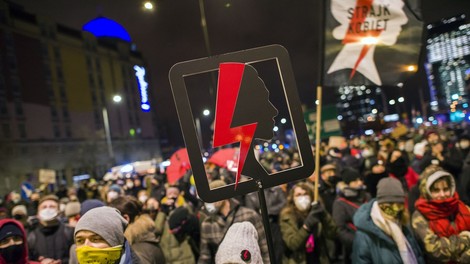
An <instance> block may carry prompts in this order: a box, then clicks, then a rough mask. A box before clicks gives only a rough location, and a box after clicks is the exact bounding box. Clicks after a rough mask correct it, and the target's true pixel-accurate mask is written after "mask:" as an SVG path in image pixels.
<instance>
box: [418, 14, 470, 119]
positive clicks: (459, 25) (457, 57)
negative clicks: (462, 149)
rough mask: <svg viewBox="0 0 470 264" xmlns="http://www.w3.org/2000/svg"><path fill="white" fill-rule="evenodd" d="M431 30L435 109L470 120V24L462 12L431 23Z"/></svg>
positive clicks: (429, 52) (429, 58)
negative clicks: (469, 105) (459, 14)
mask: <svg viewBox="0 0 470 264" xmlns="http://www.w3.org/2000/svg"><path fill="white" fill-rule="evenodd" d="M427 29H428V38H427V43H426V50H427V65H426V70H427V74H428V79H429V86H430V95H431V102H430V105H431V110H432V111H433V112H434V113H435V114H444V116H445V117H446V119H448V121H454V122H461V121H462V120H464V118H467V120H468V117H469V114H470V112H469V111H468V109H469V108H468V104H469V91H468V90H469V88H470V87H469V80H470V24H467V23H466V18H465V15H461V16H456V17H451V18H447V19H443V20H441V21H440V22H438V23H434V24H429V25H428V26H427ZM446 121H447V120H446Z"/></svg>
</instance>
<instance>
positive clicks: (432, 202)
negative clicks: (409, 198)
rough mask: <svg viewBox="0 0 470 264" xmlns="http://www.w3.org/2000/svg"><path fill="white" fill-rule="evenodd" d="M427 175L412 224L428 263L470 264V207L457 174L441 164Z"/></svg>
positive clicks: (422, 183) (421, 187)
mask: <svg viewBox="0 0 470 264" xmlns="http://www.w3.org/2000/svg"><path fill="white" fill-rule="evenodd" d="M423 176H424V177H423V179H422V180H421V183H420V192H421V196H420V197H419V198H418V200H417V201H416V203H415V207H416V211H415V212H414V213H413V217H412V226H413V230H414V232H415V234H416V236H417V237H418V239H419V241H420V242H421V245H422V248H423V250H424V253H425V257H426V263H470V208H469V207H468V206H467V205H465V204H464V203H463V202H462V201H461V200H460V199H459V195H458V194H457V192H456V191H455V181H454V177H453V176H452V175H451V174H450V173H449V172H447V171H445V170H444V169H442V168H441V167H438V166H434V168H433V170H432V171H431V170H429V171H428V173H427V175H423Z"/></svg>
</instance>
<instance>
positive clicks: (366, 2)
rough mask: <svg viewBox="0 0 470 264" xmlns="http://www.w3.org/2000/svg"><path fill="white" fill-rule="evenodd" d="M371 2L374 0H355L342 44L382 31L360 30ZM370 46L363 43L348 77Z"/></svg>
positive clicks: (355, 41)
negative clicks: (354, 6)
mask: <svg viewBox="0 0 470 264" xmlns="http://www.w3.org/2000/svg"><path fill="white" fill-rule="evenodd" d="M373 2H374V0H357V2H356V8H354V13H353V15H352V18H351V21H350V22H349V29H348V32H347V33H346V36H345V37H344V39H343V45H344V44H348V43H357V42H361V39H362V38H365V37H373V38H375V37H378V36H379V35H380V33H382V29H379V30H370V31H362V30H360V27H361V25H362V24H363V23H364V21H365V20H366V17H367V14H368V13H369V11H370V9H371V8H372V3H373ZM370 46H371V44H365V45H364V47H362V50H361V53H360V54H359V58H358V59H357V61H356V63H355V64H354V68H353V70H352V72H351V75H350V76H349V79H352V77H353V76H354V74H355V73H356V69H357V67H358V66H359V64H360V63H361V61H362V59H363V58H364V57H365V56H366V54H367V52H368V51H369V48H370Z"/></svg>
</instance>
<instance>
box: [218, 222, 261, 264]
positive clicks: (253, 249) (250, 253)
mask: <svg viewBox="0 0 470 264" xmlns="http://www.w3.org/2000/svg"><path fill="white" fill-rule="evenodd" d="M225 263H231V264H246V263H250V264H262V263H263V259H262V258H261V250H260V249H259V245H258V231H257V230H256V228H255V227H254V226H253V224H252V223H250V222H247V221H245V222H241V223H234V224H233V225H231V226H230V228H229V229H228V231H227V233H226V234H225V238H224V240H223V241H222V243H220V245H219V248H218V250H217V254H216V255H215V264H225Z"/></svg>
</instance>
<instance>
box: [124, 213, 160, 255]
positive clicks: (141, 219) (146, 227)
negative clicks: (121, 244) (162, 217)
mask: <svg viewBox="0 0 470 264" xmlns="http://www.w3.org/2000/svg"><path fill="white" fill-rule="evenodd" d="M124 236H125V237H126V239H127V241H129V243H130V244H131V248H132V250H133V251H134V253H135V254H136V255H137V256H139V258H140V263H149V264H153V263H155V264H156V263H159V264H164V263H165V258H164V256H163V253H162V250H161V248H160V246H159V240H158V239H157V237H156V235H155V223H154V221H153V220H152V219H151V218H150V216H148V215H146V214H144V215H140V216H138V217H136V219H135V221H134V222H133V223H131V224H129V226H128V227H127V228H126V231H125V232H124Z"/></svg>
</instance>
